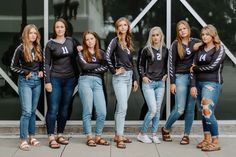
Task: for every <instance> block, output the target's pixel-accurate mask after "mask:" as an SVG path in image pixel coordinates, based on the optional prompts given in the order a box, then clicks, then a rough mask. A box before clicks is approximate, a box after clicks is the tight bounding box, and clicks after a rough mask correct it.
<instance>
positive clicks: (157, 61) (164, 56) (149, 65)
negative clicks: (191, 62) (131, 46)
mask: <svg viewBox="0 0 236 157" xmlns="http://www.w3.org/2000/svg"><path fill="white" fill-rule="evenodd" d="M152 52H153V53H152ZM152 52H151V51H150V50H149V48H147V47H146V48H144V49H143V51H142V54H141V57H140V61H139V74H140V76H142V77H148V78H149V79H151V80H155V81H159V80H161V79H162V78H163V76H164V75H165V74H167V61H168V50H167V49H166V48H162V52H160V50H157V49H154V48H152Z"/></svg>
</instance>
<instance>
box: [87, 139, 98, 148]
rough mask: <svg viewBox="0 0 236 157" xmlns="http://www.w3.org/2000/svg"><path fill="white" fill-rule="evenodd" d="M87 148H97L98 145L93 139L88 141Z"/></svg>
mask: <svg viewBox="0 0 236 157" xmlns="http://www.w3.org/2000/svg"><path fill="white" fill-rule="evenodd" d="M87 146H89V147H96V146H97V144H96V142H95V141H94V140H93V139H92V138H90V139H87Z"/></svg>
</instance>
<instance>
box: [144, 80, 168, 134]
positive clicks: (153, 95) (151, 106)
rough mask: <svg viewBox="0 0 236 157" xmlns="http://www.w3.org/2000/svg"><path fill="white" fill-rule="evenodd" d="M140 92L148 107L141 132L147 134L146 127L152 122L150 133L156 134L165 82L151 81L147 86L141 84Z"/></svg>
mask: <svg viewBox="0 0 236 157" xmlns="http://www.w3.org/2000/svg"><path fill="white" fill-rule="evenodd" d="M142 90H143V95H144V98H145V100H146V102H147V105H148V112H147V114H146V116H145V118H144V121H143V126H142V128H141V132H142V133H147V130H148V126H149V124H150V122H151V121H152V133H156V132H157V130H158V123H159V118H160V110H161V104H162V101H163V97H164V93H165V82H164V81H151V82H150V83H147V84H146V83H144V82H142Z"/></svg>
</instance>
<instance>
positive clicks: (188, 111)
mask: <svg viewBox="0 0 236 157" xmlns="http://www.w3.org/2000/svg"><path fill="white" fill-rule="evenodd" d="M175 84H176V93H175V106H174V108H173V110H172V111H171V113H170V116H169V117H168V120H167V122H166V124H165V128H166V129H168V130H169V129H170V128H171V127H172V125H173V124H174V123H175V121H177V120H178V119H179V117H180V116H181V115H182V114H183V113H185V115H184V120H185V127H184V134H187V135H189V134H190V131H191V128H192V124H193V120H194V109H195V99H194V98H193V97H192V96H190V89H189V85H190V74H176V81H175Z"/></svg>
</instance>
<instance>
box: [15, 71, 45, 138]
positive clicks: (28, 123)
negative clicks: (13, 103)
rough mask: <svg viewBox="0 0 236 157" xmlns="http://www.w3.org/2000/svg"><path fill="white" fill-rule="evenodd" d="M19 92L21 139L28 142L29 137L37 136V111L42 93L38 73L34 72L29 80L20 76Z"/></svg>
mask: <svg viewBox="0 0 236 157" xmlns="http://www.w3.org/2000/svg"><path fill="white" fill-rule="evenodd" d="M18 87H19V88H18V91H19V98H20V104H21V118H20V138H21V140H26V139H27V136H28V133H29V135H34V134H35V121H36V115H35V112H36V109H37V105H38V101H39V97H40V93H41V79H40V78H39V77H38V73H37V72H32V77H31V78H29V79H28V80H26V79H25V76H23V75H19V78H18Z"/></svg>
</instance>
